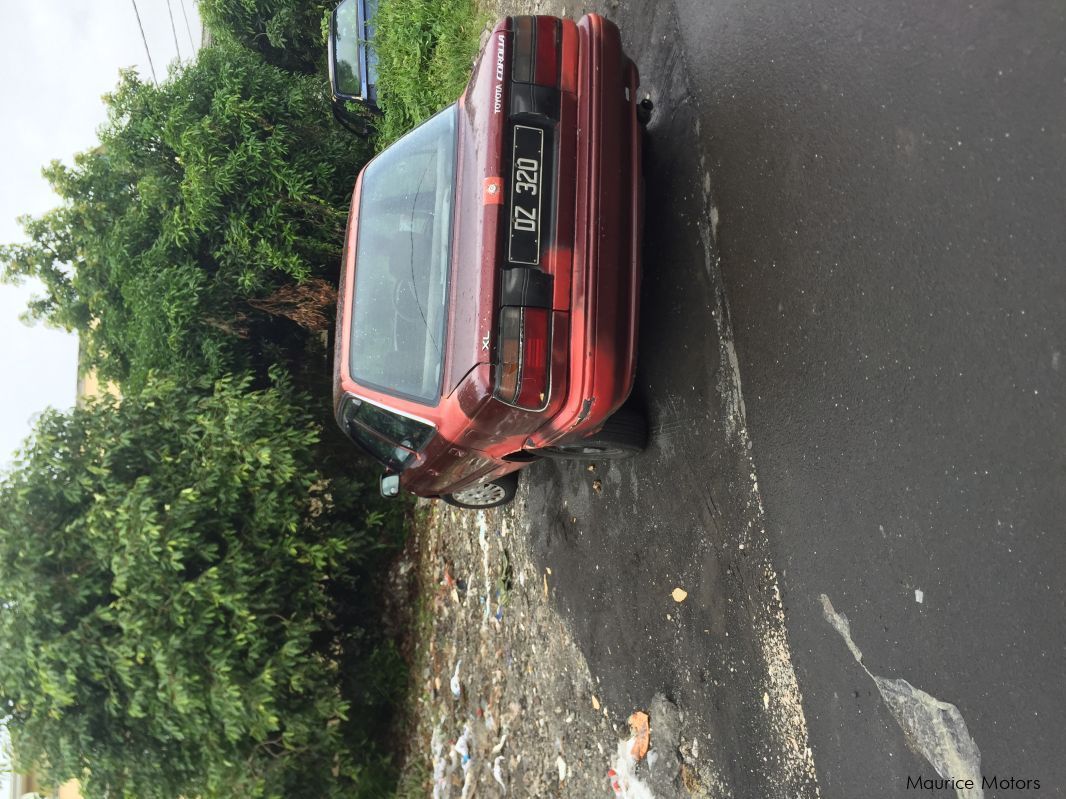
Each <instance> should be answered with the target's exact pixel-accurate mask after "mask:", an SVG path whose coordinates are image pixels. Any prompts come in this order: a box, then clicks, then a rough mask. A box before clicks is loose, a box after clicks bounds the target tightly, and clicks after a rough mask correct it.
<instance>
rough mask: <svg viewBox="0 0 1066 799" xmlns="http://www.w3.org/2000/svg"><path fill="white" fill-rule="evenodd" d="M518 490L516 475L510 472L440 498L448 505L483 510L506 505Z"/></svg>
mask: <svg viewBox="0 0 1066 799" xmlns="http://www.w3.org/2000/svg"><path fill="white" fill-rule="evenodd" d="M517 491H518V475H517V474H515V473H514V472H512V473H511V474H505V475H504V476H503V477H494V478H492V479H491V480H486V481H485V482H484V483H480V484H478V485H476V486H471V487H470V488H464V489H463V490H462V491H456V492H455V493H454V494H445V495H444V496H443V497H441V499H443V500H444V501H445V502H447V503H448V504H449V505H454V506H455V507H457V508H468V509H470V510H484V509H485V508H495V507H497V506H499V505H506V504H507V503H508V502H510V501H511V500H512V499H514V495H515V493H517Z"/></svg>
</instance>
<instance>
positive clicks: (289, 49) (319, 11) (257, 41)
mask: <svg viewBox="0 0 1066 799" xmlns="http://www.w3.org/2000/svg"><path fill="white" fill-rule="evenodd" d="M338 1H339V0H325V1H323V0H200V3H199V10H200V17H201V18H202V19H203V22H204V25H205V26H206V27H207V28H208V30H210V31H211V32H212V34H213V35H215V36H218V37H221V38H223V39H225V38H232V39H233V40H235V41H236V42H238V43H239V44H241V45H243V46H244V47H247V48H249V49H251V50H255V51H257V52H259V53H261V54H262V56H263V58H264V59H265V60H266V61H267V62H268V63H270V64H273V65H274V66H278V67H281V68H283V69H288V70H291V71H296V72H305V73H309V74H310V73H314V72H320V73H321V72H322V70H323V69H324V65H325V63H326V52H325V47H324V45H323V40H322V18H323V17H324V16H325V15H326V14H327V13H329V11H331V10H332V9H333V6H335V5H336V4H337V2H338Z"/></svg>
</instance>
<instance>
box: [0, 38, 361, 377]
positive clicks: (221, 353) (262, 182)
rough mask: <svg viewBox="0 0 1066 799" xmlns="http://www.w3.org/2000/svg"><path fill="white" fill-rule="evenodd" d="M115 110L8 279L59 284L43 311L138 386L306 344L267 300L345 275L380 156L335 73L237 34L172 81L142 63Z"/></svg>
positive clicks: (57, 176)
mask: <svg viewBox="0 0 1066 799" xmlns="http://www.w3.org/2000/svg"><path fill="white" fill-rule="evenodd" d="M107 103H108V107H109V121H108V123H107V124H106V125H105V126H104V127H103V128H102V129H101V131H100V143H99V145H98V146H97V147H95V148H94V149H92V150H90V151H89V152H86V153H82V154H80V155H78V156H77V157H76V159H75V164H74V166H73V167H66V166H64V165H62V164H60V163H58V162H54V163H53V164H52V165H51V166H50V167H49V168H48V169H46V170H45V175H46V176H47V178H48V179H49V181H50V182H51V184H52V186H53V188H54V189H55V191H56V192H57V193H58V194H59V196H60V198H61V199H62V201H63V203H62V205H61V206H60V207H59V208H58V209H56V210H54V211H52V212H50V213H47V214H45V215H43V216H41V217H39V218H36V219H24V220H23V224H24V225H25V228H26V231H27V233H28V234H29V242H28V243H25V244H19V245H14V246H8V247H3V248H0V264H2V266H3V276H4V278H5V279H6V280H8V281H17V280H19V279H22V278H24V277H28V276H29V277H37V278H39V279H40V280H41V281H42V282H43V283H44V285H45V289H46V295H45V297H44V298H43V299H40V300H38V301H37V302H36V303H35V304H34V305H33V306H32V307H31V309H30V315H31V316H33V317H37V318H42V319H44V320H46V321H48V322H49V323H52V324H55V325H58V326H61V327H65V328H67V329H71V330H78V331H79V332H80V333H81V334H82V339H83V345H84V347H85V351H86V356H87V358H86V361H87V362H86V364H85V365H86V366H88V367H95V368H96V369H97V370H98V371H99V373H100V374H101V376H102V377H103V378H106V379H110V380H114V381H116V382H119V383H122V384H123V386H124V387H128V388H130V389H132V390H136V389H137V388H138V387H140V386H141V385H143V384H144V381H145V379H146V376H147V375H148V373H149V372H151V371H162V372H165V373H167V374H170V375H173V376H175V377H177V378H178V379H180V380H186V381H192V380H196V379H198V378H201V377H203V376H205V375H206V376H209V377H217V376H220V375H222V374H225V373H226V372H230V371H245V370H249V369H254V370H257V371H259V372H260V373H262V372H263V371H264V368H265V366H266V365H268V364H269V363H270V362H272V361H275V360H278V359H279V358H280V359H284V358H285V357H286V352H288V353H290V355H289V357H292V356H291V353H293V352H295V353H297V356H300V355H302V345H301V343H300V342H301V341H303V340H304V339H305V338H306V335H305V334H304V333H303V332H302V331H301V329H300V328H299V327H297V325H295V324H288V323H287V322H286V320H285V319H284V318H283V317H279V316H276V315H272V314H271V313H269V312H266V311H264V310H262V308H263V307H264V303H265V304H266V306H269V302H268V300H269V298H270V297H271V296H273V295H274V294H275V292H277V291H278V290H279V289H280V288H282V287H284V286H291V285H293V284H297V283H302V282H304V281H306V280H308V279H309V278H313V277H317V278H322V279H325V280H327V281H330V282H332V283H333V284H334V285H336V277H337V274H338V269H339V264H340V253H341V245H342V242H343V237H344V223H345V220H346V218H347V207H348V200H349V198H350V193H351V189H352V185H353V182H354V179H355V175H356V174H357V173H358V170H359V168H360V167H361V166H362V164H363V163H364V161H365V160H366V158H367V156H368V154H369V148H368V146H367V145H366V144H365V142H363V141H361V140H359V139H356V138H355V137H353V136H352V135H351V134H349V133H348V132H346V131H344V130H342V129H340V128H339V127H338V126H337V125H336V124H335V123H334V122H333V120H332V117H331V115H330V110H329V100H328V97H327V93H326V90H325V88H324V86H323V84H322V82H321V81H320V80H317V79H316V78H313V77H306V76H299V75H293V74H290V73H286V72H284V71H282V70H280V69H277V68H275V67H272V66H269V65H267V64H265V63H263V61H262V60H261V59H260V58H259V57H258V56H256V55H255V54H254V53H251V52H249V51H247V50H245V49H243V48H241V47H239V46H237V45H232V44H231V45H228V46H215V47H209V48H206V49H204V50H203V51H201V53H200V54H199V57H198V59H197V61H196V63H195V64H193V65H191V66H188V67H186V68H184V69H183V70H182V71H180V72H178V73H177V74H175V75H173V76H172V78H171V79H170V80H168V81H167V82H165V83H163V84H161V85H160V86H158V87H156V86H153V85H151V84H147V83H143V82H141V81H140V80H139V79H138V78H137V77H136V75H135V74H134V73H133V72H126V73H125V74H124V75H123V78H122V81H121V83H120V84H119V86H118V88H117V89H116V91H115V92H114V93H113V94H112V95H110V96H109V97H108V98H107ZM257 303H258V304H257ZM298 359H299V358H298V357H297V360H298Z"/></svg>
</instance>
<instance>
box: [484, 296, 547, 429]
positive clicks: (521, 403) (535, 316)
mask: <svg viewBox="0 0 1066 799" xmlns="http://www.w3.org/2000/svg"><path fill="white" fill-rule="evenodd" d="M549 313H550V312H549V311H548V309H547V308H517V307H514V306H509V307H507V308H504V309H502V310H501V311H500V338H499V341H498V346H497V362H496V396H497V397H499V398H500V399H501V400H503V401H504V402H506V403H508V404H509V405H517V406H518V407H519V408H527V409H529V410H540V409H541V408H543V407H544V405H545V403H546V402H547V400H548V380H549V378H548V363H549V358H550V354H551V349H550V347H549V343H550V340H549V339H550V335H551V334H550V324H549V322H550V320H549Z"/></svg>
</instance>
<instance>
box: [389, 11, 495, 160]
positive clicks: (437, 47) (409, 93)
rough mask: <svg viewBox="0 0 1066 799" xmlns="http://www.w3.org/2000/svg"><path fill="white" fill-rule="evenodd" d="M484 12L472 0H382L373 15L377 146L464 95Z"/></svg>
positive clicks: (483, 23) (477, 47)
mask: <svg viewBox="0 0 1066 799" xmlns="http://www.w3.org/2000/svg"><path fill="white" fill-rule="evenodd" d="M487 20H488V17H487V15H485V14H483V13H480V12H479V11H478V10H477V6H476V4H475V3H474V1H473V0H381V1H380V4H379V6H378V12H377V14H376V15H375V16H374V19H373V23H374V45H373V46H374V50H375V52H376V53H377V57H378V97H379V104H380V106H381V109H382V111H383V112H384V120H383V122H382V125H381V129H380V142H379V144H380V145H386V144H388V143H390V142H392V141H394V140H395V139H397V138H399V137H400V136H402V135H403V134H404V133H406V132H407V131H408V130H410V129H411V128H412V127H414V126H415V125H417V124H418V123H420V122H422V121H424V120H426V119H428V118H429V117H431V116H432V115H433V114H435V113H436V112H437V111H440V110H441V109H442V108H444V107H445V106H447V105H449V104H451V103H454V102H455V101H456V100H457V99H458V98H459V95H460V94H462V91H463V89H464V87H465V86H466V83H467V81H468V80H469V79H470V71H471V68H472V66H473V64H474V58H475V57H476V56H477V53H478V49H479V45H480V39H481V31H482V29H483V28H484V27H485V23H486V22H487Z"/></svg>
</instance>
